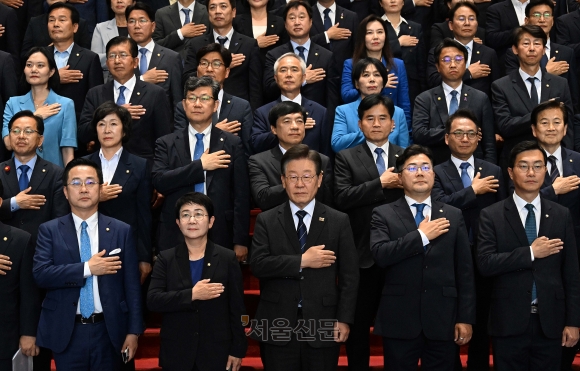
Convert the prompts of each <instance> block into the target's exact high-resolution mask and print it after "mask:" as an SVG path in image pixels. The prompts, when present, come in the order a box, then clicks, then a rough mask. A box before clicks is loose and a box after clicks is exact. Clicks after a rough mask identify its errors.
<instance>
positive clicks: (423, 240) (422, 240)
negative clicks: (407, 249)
mask: <svg viewBox="0 0 580 371" xmlns="http://www.w3.org/2000/svg"><path fill="white" fill-rule="evenodd" d="M417 230H418V231H419V234H420V235H421V242H423V246H427V245H429V239H428V238H427V235H426V234H425V233H423V231H422V230H420V229H417Z"/></svg>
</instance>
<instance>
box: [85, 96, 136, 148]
mask: <svg viewBox="0 0 580 371" xmlns="http://www.w3.org/2000/svg"><path fill="white" fill-rule="evenodd" d="M110 114H115V115H117V117H118V118H119V120H121V124H123V134H125V135H124V136H123V140H122V141H123V143H127V141H128V140H129V136H130V135H131V125H132V124H133V119H132V118H131V113H129V110H128V109H126V108H125V107H123V106H118V105H116V104H115V102H113V101H106V102H105V103H103V104H101V105H100V106H99V107H98V108H97V109H96V110H95V113H93V120H92V121H91V127H92V128H93V130H94V131H93V134H94V135H95V136H96V135H97V124H98V123H99V121H101V120H102V119H104V118H105V116H108V115H110Z"/></svg>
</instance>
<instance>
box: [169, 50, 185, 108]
mask: <svg viewBox="0 0 580 371" xmlns="http://www.w3.org/2000/svg"><path fill="white" fill-rule="evenodd" d="M168 67H169V68H168V69H167V70H168V72H170V71H172V72H171V73H170V74H169V79H170V80H171V83H170V86H171V98H172V99H173V104H172V110H173V109H174V108H175V106H176V105H177V103H179V102H181V101H182V100H183V89H182V84H181V75H183V63H182V62H181V56H180V55H179V54H176V55H175V56H174V57H173V58H171V59H170V63H169V66H168Z"/></svg>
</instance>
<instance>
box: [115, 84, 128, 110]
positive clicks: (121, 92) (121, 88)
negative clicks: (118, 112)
mask: <svg viewBox="0 0 580 371" xmlns="http://www.w3.org/2000/svg"><path fill="white" fill-rule="evenodd" d="M126 89H127V88H126V87H124V86H123V85H121V86H119V98H117V106H122V105H123V104H125V103H127V102H126V101H125V90H126Z"/></svg>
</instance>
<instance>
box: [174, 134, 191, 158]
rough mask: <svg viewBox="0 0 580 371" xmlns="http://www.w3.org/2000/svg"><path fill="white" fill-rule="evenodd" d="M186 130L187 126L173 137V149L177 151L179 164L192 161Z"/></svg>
mask: <svg viewBox="0 0 580 371" xmlns="http://www.w3.org/2000/svg"><path fill="white" fill-rule="evenodd" d="M188 130H189V127H187V128H185V129H184V130H182V131H181V132H179V133H178V134H177V136H176V137H175V142H173V145H174V146H175V150H176V151H177V155H178V156H179V160H180V162H181V166H186V165H189V164H190V163H191V161H193V154H191V153H190V150H189V133H188Z"/></svg>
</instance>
